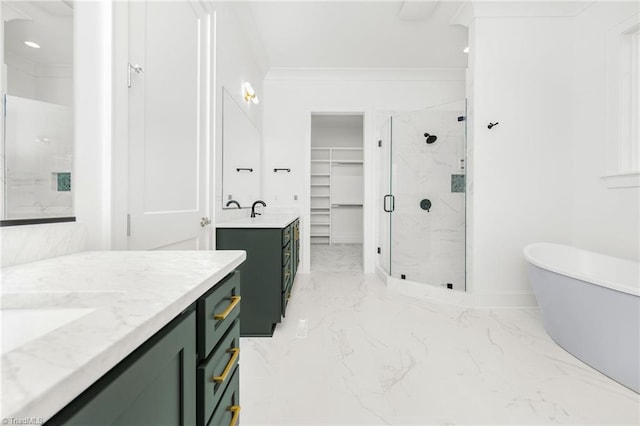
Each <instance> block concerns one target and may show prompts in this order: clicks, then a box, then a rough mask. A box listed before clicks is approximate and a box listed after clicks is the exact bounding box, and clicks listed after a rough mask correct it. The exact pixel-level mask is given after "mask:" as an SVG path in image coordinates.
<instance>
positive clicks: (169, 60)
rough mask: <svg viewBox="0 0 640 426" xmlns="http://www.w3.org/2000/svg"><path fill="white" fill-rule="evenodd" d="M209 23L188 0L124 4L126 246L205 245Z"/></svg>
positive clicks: (208, 233)
mask: <svg viewBox="0 0 640 426" xmlns="http://www.w3.org/2000/svg"><path fill="white" fill-rule="evenodd" d="M210 25H211V19H210V16H209V15H208V14H207V13H206V12H205V11H204V10H202V9H201V7H200V6H199V5H198V4H196V3H195V2H193V3H192V2H187V1H175V2H158V1H145V2H131V3H130V5H129V63H130V70H129V72H130V76H131V77H130V88H129V89H128V93H129V121H128V122H129V200H128V205H129V225H128V236H129V238H128V248H129V249H141V250H149V249H208V248H209V245H210V241H211V239H212V236H211V232H212V226H211V225H208V224H205V226H202V224H201V222H202V218H208V217H209V211H210V206H209V204H210V201H209V197H208V194H209V167H210V161H209V153H210V146H211V140H210V131H209V129H210V121H209V120H210V119H209V117H210V114H209V110H210V99H209V96H208V94H209V93H210V90H209V87H210V86H209V84H210V81H211V80H210V79H211V75H210V74H211V72H210V71H211V68H210V58H209V52H210ZM205 223H206V221H205Z"/></svg>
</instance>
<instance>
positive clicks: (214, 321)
mask: <svg viewBox="0 0 640 426" xmlns="http://www.w3.org/2000/svg"><path fill="white" fill-rule="evenodd" d="M239 314H240V272H239V271H235V272H232V273H231V274H229V275H227V277H226V278H225V279H223V280H222V281H221V282H220V284H218V285H217V286H215V287H214V288H213V289H212V290H211V291H210V292H209V293H208V294H206V295H205V296H203V297H201V298H200V299H199V300H198V304H197V316H198V324H197V338H198V359H199V360H202V359H204V358H207V357H208V356H209V353H210V352H211V350H212V349H213V348H214V346H215V345H216V344H217V343H218V341H219V340H220V339H221V338H222V336H223V335H224V334H225V332H226V331H227V329H228V328H229V326H230V325H231V324H232V323H233V322H234V320H235V319H236V318H238V315H239Z"/></svg>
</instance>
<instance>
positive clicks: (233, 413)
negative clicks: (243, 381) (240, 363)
mask: <svg viewBox="0 0 640 426" xmlns="http://www.w3.org/2000/svg"><path fill="white" fill-rule="evenodd" d="M239 418H240V367H238V368H236V371H235V372H234V373H233V376H232V377H231V381H230V382H229V386H227V389H226V390H225V391H224V394H223V396H222V398H220V403H219V404H218V407H217V408H216V411H215V412H214V413H213V417H211V421H210V422H209V423H208V424H207V426H236V425H238V424H240V423H239Z"/></svg>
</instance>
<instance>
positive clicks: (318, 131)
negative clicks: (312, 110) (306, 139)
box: [311, 115, 363, 148]
mask: <svg viewBox="0 0 640 426" xmlns="http://www.w3.org/2000/svg"><path fill="white" fill-rule="evenodd" d="M354 118H355V119H354ZM362 137H363V129H362V117H361V116H340V115H314V116H313V117H312V118H311V146H312V147H355V148H362Z"/></svg>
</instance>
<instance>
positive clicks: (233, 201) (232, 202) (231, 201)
mask: <svg viewBox="0 0 640 426" xmlns="http://www.w3.org/2000/svg"><path fill="white" fill-rule="evenodd" d="M231 204H235V205H236V206H238V208H239V209H241V208H242V207H240V203H239V202H237V201H236V200H229V201H227V204H225V207H229V206H230V205H231Z"/></svg>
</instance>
